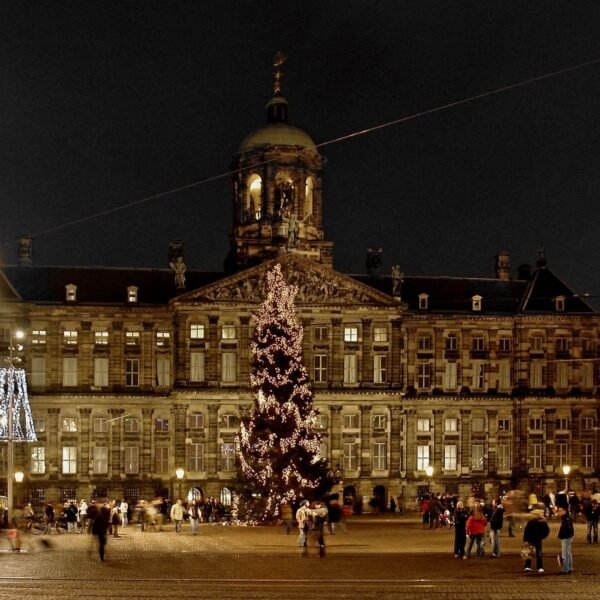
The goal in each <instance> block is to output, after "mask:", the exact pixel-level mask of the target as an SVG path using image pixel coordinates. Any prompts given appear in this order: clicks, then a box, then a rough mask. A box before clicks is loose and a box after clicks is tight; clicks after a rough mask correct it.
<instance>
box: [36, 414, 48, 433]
mask: <svg viewBox="0 0 600 600" xmlns="http://www.w3.org/2000/svg"><path fill="white" fill-rule="evenodd" d="M33 428H34V429H35V431H36V433H44V431H46V419H45V418H44V417H42V416H40V415H34V417H33Z"/></svg>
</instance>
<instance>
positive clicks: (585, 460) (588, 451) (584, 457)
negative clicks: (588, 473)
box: [581, 442, 594, 469]
mask: <svg viewBox="0 0 600 600" xmlns="http://www.w3.org/2000/svg"><path fill="white" fill-rule="evenodd" d="M581 446H582V447H581V463H582V464H581V466H582V467H583V468H584V469H593V468H594V444H592V443H590V442H586V443H584V444H582V445H581Z"/></svg>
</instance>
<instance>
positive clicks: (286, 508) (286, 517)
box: [281, 500, 292, 535]
mask: <svg viewBox="0 0 600 600" xmlns="http://www.w3.org/2000/svg"><path fill="white" fill-rule="evenodd" d="M281 522H282V524H283V526H284V527H285V533H286V534H288V535H289V533H290V531H291V530H292V507H291V505H290V504H289V502H286V501H285V500H283V502H282V503H281Z"/></svg>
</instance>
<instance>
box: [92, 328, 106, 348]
mask: <svg viewBox="0 0 600 600" xmlns="http://www.w3.org/2000/svg"><path fill="white" fill-rule="evenodd" d="M94 344H95V345H96V346H107V345H108V331H94Z"/></svg>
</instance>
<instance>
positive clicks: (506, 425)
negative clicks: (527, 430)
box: [498, 419, 510, 431]
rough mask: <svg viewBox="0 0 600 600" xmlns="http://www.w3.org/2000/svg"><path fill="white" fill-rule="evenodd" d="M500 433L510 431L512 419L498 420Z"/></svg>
mask: <svg viewBox="0 0 600 600" xmlns="http://www.w3.org/2000/svg"><path fill="white" fill-rule="evenodd" d="M498 431H510V419H498Z"/></svg>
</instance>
